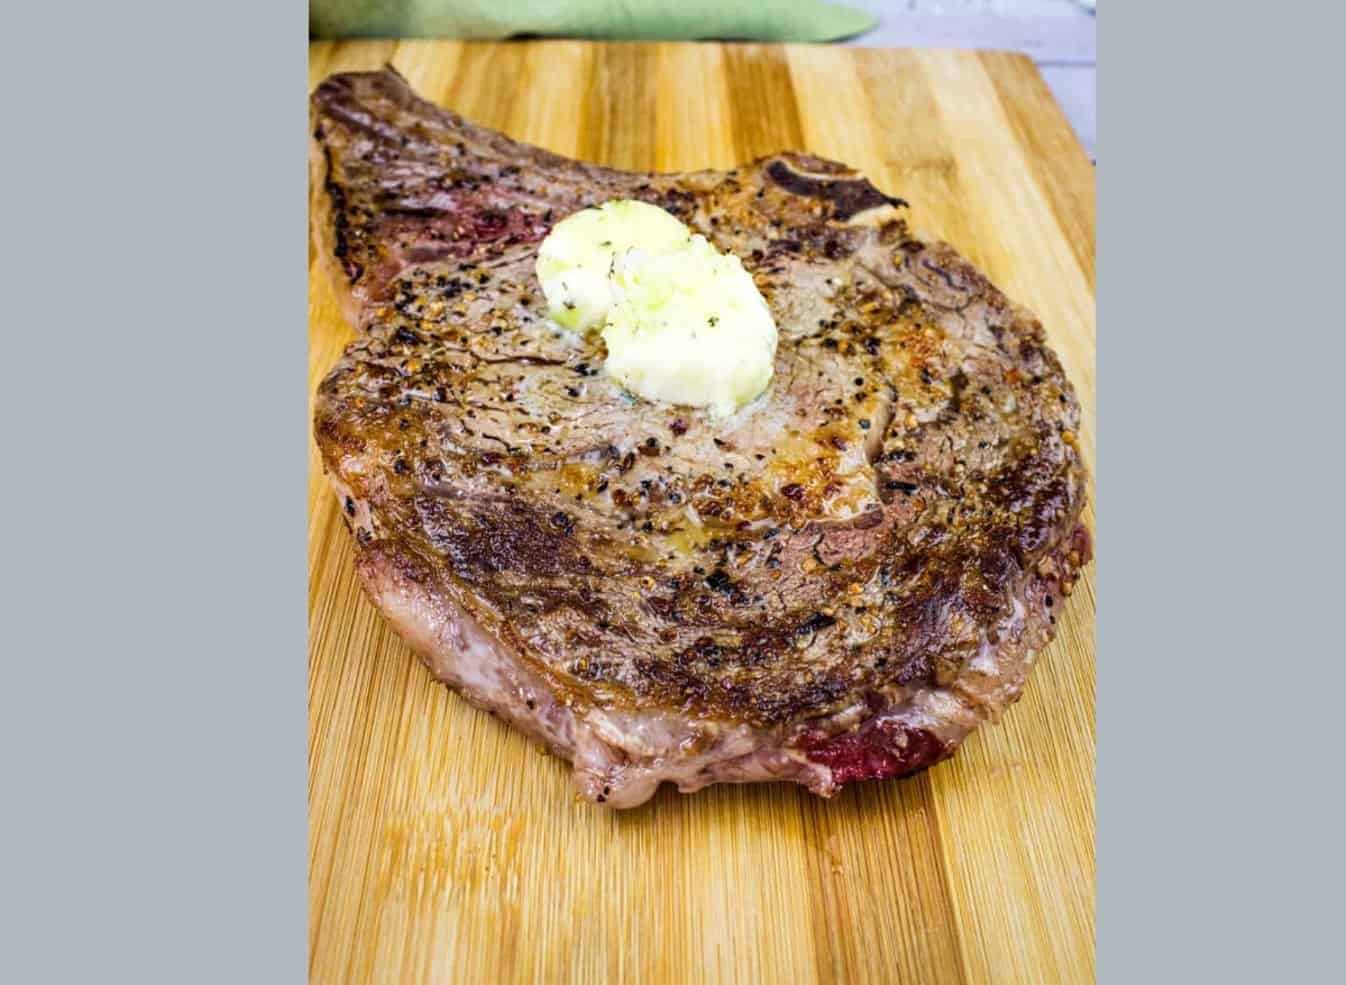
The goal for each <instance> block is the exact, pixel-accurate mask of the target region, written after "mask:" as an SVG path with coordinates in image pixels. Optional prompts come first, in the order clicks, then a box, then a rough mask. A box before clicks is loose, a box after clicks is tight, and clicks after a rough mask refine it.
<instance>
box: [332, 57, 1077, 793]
mask: <svg viewBox="0 0 1346 985" xmlns="http://www.w3.org/2000/svg"><path fill="white" fill-rule="evenodd" d="M312 117H313V138H314V142H313V148H314V153H313V162H314V206H315V207H314V222H315V234H316V236H317V240H318V243H319V249H320V250H321V251H322V252H323V255H324V256H327V257H329V258H330V259H331V260H332V261H333V265H332V266H333V272H334V274H335V276H336V280H337V282H338V288H339V293H340V294H341V296H342V297H343V302H344V304H345V310H346V313H347V315H348V317H350V318H351V320H352V322H353V323H354V324H355V325H356V326H357V327H358V329H359V330H360V336H359V339H358V340H357V341H356V342H355V343H354V344H352V345H351V346H350V347H349V349H348V350H347V351H346V353H345V355H344V356H343V358H342V360H341V361H340V363H339V364H338V365H337V366H336V368H335V369H333V371H332V372H331V374H330V375H329V376H328V377H327V378H326V379H325V380H324V381H323V383H322V385H321V387H320V390H319V394H318V400H317V410H316V422H315V426H316V435H317V440H318V444H319V447H320V449H321V452H322V457H323V462H324V465H325V467H326V469H327V471H328V473H329V475H330V476H331V478H332V480H333V483H334V486H335V487H336V489H337V491H338V495H339V496H340V497H341V499H342V502H343V506H344V512H345V515H346V516H347V519H348V521H349V523H350V525H351V527H352V528H353V530H354V532H355V537H356V542H357V545H358V548H357V549H358V555H359V567H360V571H361V574H362V577H363V578H364V581H365V584H366V586H367V587H368V588H369V590H370V592H371V594H372V595H373V597H374V599H375V601H376V602H377V603H378V604H379V605H380V606H381V607H382V608H383V609H384V611H385V613H387V614H388V616H389V617H390V619H392V621H393V622H394V624H395V625H396V626H397V628H398V629H399V631H400V632H402V634H403V635H404V636H406V637H407V638H408V639H409V640H410V641H411V642H412V643H413V645H414V646H415V647H416V648H417V649H418V650H419V651H420V652H421V653H422V655H423V656H424V657H425V659H426V660H427V662H428V663H429V665H430V666H431V668H432V669H433V670H435V672H436V673H438V674H439V675H440V676H441V677H442V678H443V679H445V680H446V681H448V682H449V683H451V684H453V685H454V686H456V687H457V688H458V689H459V690H461V691H462V692H463V693H464V694H465V695H466V696H468V697H469V698H470V699H472V700H474V701H475V702H477V703H478V704H481V705H484V706H486V707H488V708H490V709H492V710H494V711H497V712H500V713H502V714H504V715H506V716H507V717H508V718H510V719H511V720H512V721H514V722H515V724H517V725H519V726H520V727H522V728H524V729H526V730H527V731H529V732H531V733H532V734H534V735H537V736H539V737H541V738H543V739H544V740H545V741H547V742H548V743H549V744H550V745H551V746H552V748H553V749H554V750H555V751H557V752H558V753H559V754H562V755H565V756H566V757H568V758H571V759H573V760H574V761H575V764H576V772H577V779H578V781H579V784H580V788H581V790H582V791H583V792H584V793H585V794H586V795H588V796H590V797H591V798H593V799H595V800H606V801H611V802H613V803H615V804H618V805H622V806H626V805H629V804H632V803H638V802H640V801H641V800H643V799H645V798H646V797H647V796H649V794H650V793H651V792H652V791H653V789H654V787H655V786H657V784H658V783H659V782H660V781H661V780H663V779H671V780H674V781H676V782H678V784H679V786H680V787H682V788H683V789H688V790H690V789H696V788H698V787H700V786H703V785H705V784H706V783H709V782H715V781H717V780H759V779H770V778H782V779H793V780H796V781H798V782H801V783H805V784H807V785H808V786H809V787H810V789H813V790H814V791H815V792H818V793H822V794H830V793H832V792H834V791H835V790H836V789H838V788H839V786H840V785H841V784H843V783H845V782H847V781H849V780H852V779H863V778H871V777H882V776H894V775H902V774H905V773H909V772H912V771H914V770H916V769H920V768H923V767H925V766H928V765H929V764H930V763H932V762H934V761H936V760H938V759H940V758H943V757H944V756H946V755H948V754H949V753H950V752H952V750H953V748H954V747H955V746H956V745H957V744H958V742H960V741H961V740H962V738H963V737H964V736H966V734H967V733H968V732H969V731H970V730H971V729H972V728H973V727H975V726H976V725H977V724H978V723H979V722H980V721H981V720H983V719H985V718H987V717H995V716H996V715H998V714H999V712H1000V711H1001V710H1003V709H1004V708H1005V707H1006V706H1007V705H1008V704H1010V703H1011V702H1012V701H1014V700H1015V699H1017V697H1018V696H1019V693H1020V691H1021V690H1022V687H1023V684H1024V681H1025V678H1026V675H1027V672H1028V668H1029V666H1030V665H1031V662H1032V659H1033V655H1034V654H1035V652H1036V651H1037V650H1038V649H1040V648H1041V647H1042V646H1043V645H1044V644H1045V643H1046V641H1047V640H1048V639H1049V638H1050V636H1051V627H1052V625H1053V624H1054V622H1055V619H1054V617H1053V616H1052V608H1053V606H1054V604H1055V598H1056V597H1059V596H1060V595H1062V594H1064V593H1066V592H1068V591H1069V589H1070V586H1071V584H1072V583H1073V581H1074V579H1075V577H1076V572H1077V570H1078V569H1079V567H1080V566H1081V565H1082V564H1084V563H1085V562H1086V561H1087V560H1088V558H1089V555H1090V543H1089V538H1088V535H1087V533H1086V532H1085V531H1084V529H1083V528H1082V527H1081V526H1080V525H1079V521H1078V518H1079V513H1080V509H1081V507H1082V504H1083V498H1084V489H1085V483H1086V474H1085V469H1084V465H1083V463H1082V460H1081V457H1080V453H1079V450H1078V446H1077V442H1076V439H1075V432H1076V431H1077V429H1078V424H1079V406H1078V403H1077V401H1076V398H1075V394H1074V391H1073V390H1072V388H1071V386H1070V384H1069V382H1068V381H1067V380H1066V378H1065V375H1064V373H1063V372H1062V369H1061V365H1060V363H1059V362H1058V361H1057V359H1056V357H1055V355H1054V354H1053V353H1052V352H1051V351H1050V350H1049V349H1048V348H1047V346H1046V344H1045V341H1044V338H1045V337H1044V332H1043V329H1042V326H1041V325H1040V323H1039V322H1038V321H1037V320H1036V319H1035V318H1034V317H1033V316H1032V315H1031V314H1029V313H1028V312H1026V311H1024V310H1023V309H1022V308H1019V307H1018V306H1016V305H1014V304H1013V303H1012V302H1010V301H1009V300H1008V299H1006V298H1005V297H1004V296H1003V295H1002V294H1001V293H1000V292H999V291H998V290H996V288H995V287H993V286H992V285H991V284H990V283H989V282H988V281H987V280H986V279H985V278H984V277H982V276H981V275H980V274H979V273H978V272H977V271H976V270H975V269H973V268H972V267H971V266H970V265H969V264H968V263H966V262H965V261H963V260H962V259H961V258H960V257H959V256H958V255H957V254H956V253H955V252H954V251H953V250H952V249H951V248H950V247H948V246H946V245H944V244H940V243H927V242H923V241H921V240H920V239H918V238H916V237H915V236H913V235H912V233H911V232H910V231H909V230H908V228H907V226H906V224H905V222H904V221H903V219H902V218H901V213H900V209H901V207H902V206H903V205H904V204H905V203H903V202H901V200H899V199H895V198H892V197H889V196H886V195H884V194H883V193H882V192H880V191H879V190H878V189H876V188H875V187H874V186H873V185H872V184H871V183H870V182H868V181H867V180H866V179H864V178H863V177H862V176H860V175H859V174H857V173H855V172H854V171H852V170H850V169H848V168H846V167H845V166H843V165H840V164H837V163H834V162H830V161H824V160H821V159H818V158H816V157H812V156H809V155H806V154H799V153H781V154H777V155H773V156H771V157H768V158H763V159H761V160H758V161H755V162H753V163H752V164H749V165H745V166H743V167H740V168H737V169H735V170H732V171H728V172H697V173H690V174H679V175H659V174H632V173H626V172H619V171H614V170H610V169H605V168H600V167H595V166H591V165H586V164H580V163H577V162H574V161H570V160H567V159H564V158H561V157H558V156H556V155H553V154H550V153H548V152H546V151H543V150H540V149H538V148H534V147H529V146H526V145H523V144H519V143H517V142H514V141H511V140H509V139H508V138H506V137H504V136H502V135H500V134H498V133H494V132H492V131H489V130H486V129H483V128H481V127H477V126H474V125H472V124H470V123H468V122H466V121H464V120H462V119H461V118H459V117H458V116H456V115H454V114H452V113H449V112H446V111H444V110H442V109H439V108H436V107H434V106H432V105H430V104H428V103H426V102H424V101H422V100H420V99H419V98H417V97H416V96H415V95H414V93H412V91H411V90H410V88H409V87H408V86H407V85H406V83H405V82H404V81H403V80H402V79H401V78H400V77H399V76H398V75H396V73H394V72H392V71H391V70H385V71H383V72H376V73H362V74H349V75H338V76H334V77H331V78H329V79H327V80H326V81H325V82H324V83H323V84H322V85H321V86H320V87H319V88H318V89H317V90H316V91H315V93H314V95H313V99H312ZM612 198H635V199H641V200H644V201H647V202H651V203H653V204H656V205H659V206H661V207H663V208H665V209H668V210H669V211H670V212H672V213H674V214H675V215H677V216H678V217H679V218H680V219H682V220H683V221H685V222H687V223H688V224H689V225H691V226H692V227H693V228H694V229H695V230H696V231H698V232H700V233H702V234H704V235H705V236H706V237H707V238H709V239H710V240H711V241H712V242H714V243H715V244H716V245H717V246H718V247H719V248H720V249H721V250H726V251H732V252H733V253H735V254H737V255H738V256H739V257H740V258H742V260H743V262H744V264H745V266H746V267H747V268H748V270H749V271H750V272H751V273H752V274H753V275H754V278H755V280H756V281H757V284H758V286H759V287H760V289H761V291H762V293H763V295H764V297H765V298H766V299H767V302H768V304H769V305H770V306H771V309H772V311H773V313H774V315H775V317H776V321H777V324H778V327H779V331H780V344H779V348H778V352H777V357H776V371H775V376H774V378H773V380H772V382H771V385H770V387H769V388H768V390H767V392H766V393H765V394H764V395H763V397H762V398H760V399H759V400H758V401H756V402H755V403H754V404H752V405H750V406H749V407H746V408H744V409H743V410H741V411H740V412H739V413H737V414H736V415H735V416H734V417H732V418H730V419H729V420H727V421H717V420H715V419H714V418H712V417H710V416H709V415H708V414H707V413H706V412H703V411H700V410H695V409H691V408H685V407H674V406H669V405H662V404H654V403H649V402H646V401H642V400H638V399H636V398H633V397H631V396H629V395H627V394H626V393H624V392H623V391H622V390H621V388H620V387H619V386H617V385H616V384H615V383H614V381H612V380H611V379H609V378H608V377H607V376H606V375H605V374H604V373H603V372H602V370H601V367H602V365H603V359H604V352H603V349H602V342H601V341H600V340H597V339H590V340H582V339H579V338H576V337H574V336H572V335H570V334H568V333H565V332H562V331H560V330H558V329H557V328H556V327H555V326H554V325H552V324H551V323H549V322H548V321H547V320H546V317H545V303H544V301H543V299H542V296H541V292H540V289H539V287H538V285H537V282H536V280H535V278H534V275H533V264H534V260H535V256H536V246H537V243H538V241H539V240H541V239H542V237H543V236H545V235H546V233H547V231H548V230H549V229H550V228H551V225H552V224H553V223H554V222H555V221H559V220H560V219H561V218H563V217H564V216H566V215H568V214H570V213H571V212H573V211H575V210H577V209H580V208H583V207H586V206H590V205H596V204H598V203H600V202H603V201H606V200H608V199H612Z"/></svg>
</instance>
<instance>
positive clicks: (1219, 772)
mask: <svg viewBox="0 0 1346 985" xmlns="http://www.w3.org/2000/svg"><path fill="white" fill-rule="evenodd" d="M1142 7H1146V8H1148V9H1146V10H1142ZM1338 11H1340V8H1339V7H1332V6H1330V5H1323V7H1322V9H1321V10H1320V11H1319V13H1318V18H1319V19H1318V20H1317V21H1315V22H1314V23H1312V24H1310V25H1308V26H1307V27H1306V25H1305V21H1304V15H1302V14H1295V15H1293V16H1291V15H1290V14H1289V13H1288V12H1287V15H1286V17H1285V19H1284V20H1283V21H1282V20H1279V19H1276V18H1273V17H1272V15H1271V14H1270V13H1269V12H1268V11H1266V10H1260V11H1258V12H1257V13H1252V12H1244V11H1243V10H1242V9H1240V8H1239V5H1235V4H1227V3H1206V4H1149V5H1142V4H1139V3H1136V2H1134V0H1132V2H1128V3H1117V4H1115V5H1113V6H1109V7H1108V9H1107V10H1106V12H1105V13H1104V14H1103V18H1104V21H1103V29H1102V30H1101V31H1100V41H1101V43H1102V45H1103V48H1104V52H1105V54H1104V57H1103V59H1102V62H1103V65H1104V68H1103V71H1102V75H1101V81H1100V93H1099V95H1100V98H1101V101H1102V104H1103V106H1104V110H1103V113H1102V116H1103V119H1104V120H1105V121H1106V122H1105V125H1104V128H1103V134H1102V141H1103V143H1104V145H1105V147H1106V150H1105V152H1104V153H1103V155H1102V157H1101V159H1102V160H1103V161H1104V162H1105V163H1104V164H1103V166H1102V167H1101V168H1100V175H1099V179H1100V199H1099V200H1100V209H1099V214H1100V249H1099V304H1100V317H1099V337H1100V348H1099V362H1100V370H1101V374H1102V385H1101V387H1100V391H1101V395H1102V407H1103V410H1102V412H1101V419H1100V423H1101V425H1102V435H1103V440H1102V442H1101V449H1102V451H1101V455H1100V463H1099V486H1100V490H1101V492H1100V510H1099V514H1100V518H1101V521H1100V529H1099V536H1098V542H1099V557H1100V561H1099V568H1098V581H1099V586H1100V600H1101V601H1100V611H1099V633H1100V650H1099V675H1098V682H1099V731H1100V741H1099V796H1098V801H1099V808H1100V812H1099V855H1100V861H1099V887H1100V909H1099V917H1100V927H1101V929H1100V934H1099V958H1100V969H1101V972H1100V978H1101V979H1102V980H1104V981H1112V982H1119V983H1123V982H1125V983H1131V982H1138V981H1145V982H1152V981H1183V982H1188V981H1197V982H1205V981H1216V982H1232V981H1257V982H1266V981H1307V980H1317V979H1319V978H1327V977H1331V971H1330V970H1331V968H1333V967H1336V966H1337V965H1338V962H1337V960H1336V959H1335V952H1336V950H1337V948H1336V943H1337V936H1338V933H1339V932H1338V928H1337V924H1338V922H1339V921H1338V919H1337V914H1339V912H1340V905H1339V896H1340V886H1341V885H1342V872H1341V860H1340V855H1341V852H1340V849H1339V847H1337V843H1338V839H1339V831H1340V827H1341V818H1340V804H1339V800H1340V795H1341V775H1342V771H1341V767H1340V765H1339V763H1337V762H1336V761H1335V758H1334V757H1335V753H1336V746H1338V745H1339V742H1337V741H1334V740H1336V739H1337V736H1336V734H1335V732H1336V729H1335V724H1336V721H1335V718H1336V716H1335V711H1336V707H1335V706H1336V704H1337V703H1338V699H1337V696H1338V695H1339V694H1340V693H1341V689H1340V681H1339V678H1340V677H1341V661H1340V652H1341V644H1340V632H1339V631H1337V630H1336V629H1335V627H1334V626H1331V625H1330V623H1332V622H1333V621H1334V617H1335V616H1336V614H1337V613H1336V612H1335V609H1334V605H1333V603H1334V602H1335V601H1336V597H1337V595H1338V594H1339V591H1340V586H1341V584H1342V577H1341V572H1340V560H1339V559H1340V558H1341V557H1342V556H1343V554H1342V550H1341V548H1342V543H1341V522H1340V519H1339V511H1338V507H1337V499H1338V492H1339V488H1340V483H1339V480H1338V477H1339V475H1340V467H1339V463H1338V462H1337V456H1338V449H1339V447H1340V441H1339V440H1338V439H1337V434H1336V431H1337V427H1338V422H1339V421H1340V420H1341V419H1342V417H1343V415H1342V413H1341V407H1340V400H1341V397H1342V394H1343V392H1344V391H1346V387H1343V386H1342V384H1341V383H1340V380H1339V377H1340V374H1341V371H1342V367H1343V366H1346V360H1343V358H1342V354H1341V352H1340V350H1341V348H1342V342H1341V338H1342V325H1341V320H1342V319H1341V315H1340V308H1339V306H1338V305H1337V303H1336V294H1337V285H1338V284H1339V283H1341V281H1342V279H1343V274H1342V272H1341V270H1340V269H1339V268H1340V267H1341V262H1342V258H1343V251H1342V246H1341V242H1342V232H1341V230H1342V229H1343V224H1342V221H1341V220H1342V215H1341V212H1342V206H1341V192H1340V188H1341V185H1342V177H1341V175H1342V167H1341V165H1342V152H1341V146H1340V123H1339V121H1340V119H1341V110H1340V107H1339V106H1338V105H1337V101H1338V99H1339V96H1340V92H1341V88H1342V87H1341V72H1340V63H1341V59H1340V56H1339V55H1338V53H1337V52H1336V50H1335V49H1336V48H1337V47H1338V45H1339V43H1340V39H1341V38H1342V36H1343V33H1342V31H1341V30H1340V23H1339V22H1340V20H1341V17H1340V14H1339V13H1338ZM212 13H213V14H214V15H215V16H211V14H212ZM5 17H6V40H7V42H8V44H7V46H6V47H7V49H9V50H8V52H7V54H8V57H7V58H6V59H5V60H4V61H3V63H0V72H3V75H4V78H5V81H6V82H7V85H6V92H7V93H8V94H9V101H8V103H7V107H8V109H9V110H10V114H11V116H10V133H11V135H14V134H16V133H17V134H21V135H22V137H21V139H19V140H17V141H16V142H15V144H11V145H10V147H9V148H8V151H9V152H8V153H6V154H5V155H4V162H5V163H4V165H3V167H4V170H5V174H6V177H8V178H9V179H10V180H9V182H8V183H7V186H8V189H9V192H10V202H9V208H8V209H7V210H6V211H7V216H6V220H5V224H4V226H5V233H6V235H5V237H4V243H5V245H4V250H5V260H6V262H5V263H4V264H3V267H2V268H0V269H3V270H4V272H5V282H6V286H7V287H8V289H9V290H8V293H9V297H10V299H11V300H12V302H17V303H16V304H15V305H14V307H13V308H12V309H11V311H10V313H9V314H8V317H7V318H6V319H5V329H6V331H5V336H4V337H5V343H6V344H5V349H4V358H3V362H2V365H3V369H4V372H3V374H0V377H2V378H3V380H4V385H3V386H0V408H2V409H3V412H4V420H5V424H6V427H5V434H6V438H7V441H6V448H5V452H6V459H7V464H8V468H7V469H6V481H5V482H3V483H0V490H3V491H0V496H3V502H2V503H0V506H3V513H0V515H3V516H4V517H5V518H6V519H7V520H8V524H7V530H6V537H5V547H6V550H5V555H6V561H7V562H8V563H7V564H5V565H4V566H3V569H2V570H3V575H2V576H0V577H3V578H4V593H3V598H4V600H5V603H4V614H5V621H6V635H5V645H4V655H5V668H4V669H5V677H4V681H3V685H0V740H2V741H0V748H2V749H3V756H4V765H3V777H4V780H5V784H4V793H3V796H4V800H5V809H4V811H3V812H0V816H2V817H3V822H2V823H3V844H4V846H5V862H4V870H3V872H4V877H3V890H0V892H2V893H3V902H2V903H0V905H2V906H3V913H2V914H0V920H2V921H3V923H2V924H0V925H3V926H4V928H5V931H6V933H5V946H4V948H3V949H2V950H3V954H2V956H0V962H3V964H4V968H3V969H0V979H2V980H5V981H15V982H25V983H27V982H37V981H62V982H92V981H98V982H101V981H116V980H132V981H136V982H138V983H148V982H173V983H183V982H192V983H194V985H195V983H204V982H228V983H239V982H269V981H295V980H300V979H302V978H303V977H305V967H306V951H307V932H306V914H305V899H306V886H305V876H306V869H307V858H308V853H307V845H306V838H305V834H306V819H305V807H306V798H305V790H306V773H305V763H306V758H305V724H304V715H305V680H306V665H305V625H304V623H305V583H306V574H305V545H304V538H305V530H306V525H305V521H304V488H305V481H306V476H305V469H306V461H307V456H306V449H307V440H308V435H307V422H306V414H305V410H304V406H305V402H304V397H305V395H304V392H303V388H304V384H303V381H304V379H305V369H306V354H305V333H304V331H303V328H302V326H303V325H304V324H305V320H306V316H305V311H306V301H305V276H304V270H305V266H304V255H305V253H304V241H303V237H304V233H303V232H301V230H303V229H304V228H305V212H306V196H305V192H306V184H305V174H304V139H305V129H306V128H305V107H304V101H303V98H302V95H301V94H302V93H303V91H304V78H305V49H304V39H305V29H306V19H305V18H306V11H305V10H304V9H302V8H301V7H300V6H299V5H298V4H284V5H277V4H274V3H272V4H263V3H260V2H255V0H244V2H241V3H233V4H230V5H229V6H228V7H227V8H213V9H207V8H188V7H184V6H183V5H179V4H167V3H155V4H142V5H139V6H138V7H137V8H136V9H135V10H127V9H124V8H120V7H90V8H88V9H85V10H82V11H79V12H76V11H73V10H71V9H70V8H67V7H64V6H60V7H48V8H39V6H38V5H29V6H26V7H21V8H19V9H18V10H17V11H8V12H7V13H6V15H5ZM1329 21H1333V22H1337V23H1329ZM240 53H242V55H240ZM16 148H17V150H16Z"/></svg>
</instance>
